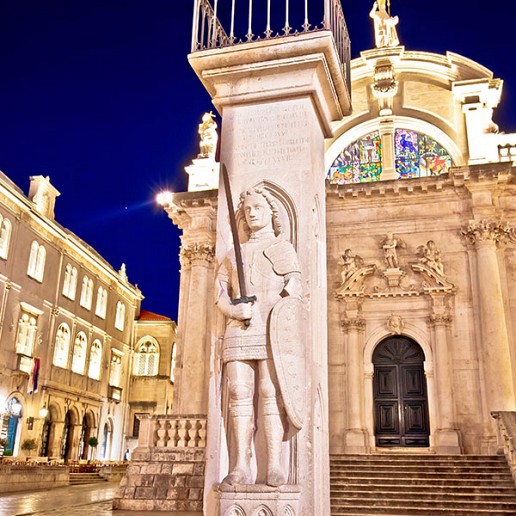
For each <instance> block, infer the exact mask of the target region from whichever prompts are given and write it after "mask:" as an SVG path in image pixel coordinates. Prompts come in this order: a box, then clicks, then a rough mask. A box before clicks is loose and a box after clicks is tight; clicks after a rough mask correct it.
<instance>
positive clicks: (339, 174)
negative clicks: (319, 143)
mask: <svg viewBox="0 0 516 516" xmlns="http://www.w3.org/2000/svg"><path fill="white" fill-rule="evenodd" d="M381 173H382V142H381V139H380V133H379V132H378V131H375V132H372V133H369V134H366V135H365V136H364V137H363V138H361V139H360V140H356V141H354V142H353V143H352V144H351V145H348V146H347V147H346V148H345V149H344V150H343V151H342V152H341V153H340V154H339V155H338V156H337V158H336V159H335V161H334V162H333V163H332V165H331V167H330V171H329V172H328V179H329V180H330V183H331V184H337V185H342V184H345V183H363V182H370V181H378V180H379V179H380V174H381Z"/></svg>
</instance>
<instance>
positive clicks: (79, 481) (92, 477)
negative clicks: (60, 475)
mask: <svg viewBox="0 0 516 516" xmlns="http://www.w3.org/2000/svg"><path fill="white" fill-rule="evenodd" d="M106 481H107V478H104V477H101V476H100V475H99V474H98V473H70V485H71V486H79V485H84V484H96V483H98V482H106Z"/></svg>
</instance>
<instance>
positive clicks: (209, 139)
mask: <svg viewBox="0 0 516 516" xmlns="http://www.w3.org/2000/svg"><path fill="white" fill-rule="evenodd" d="M214 117H215V115H214V114H213V113H212V112H211V111H210V112H209V113H204V115H203V116H202V123H200V124H199V130H198V133H199V136H200V137H201V141H200V142H199V147H200V151H201V152H200V153H199V157H200V158H214V157H215V151H216V149H217V141H218V138H219V136H218V134H217V122H215V120H213V119H214Z"/></svg>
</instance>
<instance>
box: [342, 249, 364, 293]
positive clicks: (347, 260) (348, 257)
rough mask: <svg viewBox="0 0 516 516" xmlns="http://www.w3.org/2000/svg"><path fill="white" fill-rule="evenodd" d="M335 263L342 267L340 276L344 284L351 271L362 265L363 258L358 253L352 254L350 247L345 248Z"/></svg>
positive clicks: (351, 274)
mask: <svg viewBox="0 0 516 516" xmlns="http://www.w3.org/2000/svg"><path fill="white" fill-rule="evenodd" d="M337 264H338V265H340V266H341V267H342V272H341V278H342V285H344V284H345V283H346V282H347V280H348V279H349V278H351V276H353V273H354V272H356V271H357V270H358V269H360V268H362V267H363V266H364V260H363V259H362V257H361V256H358V254H356V255H353V251H351V249H346V250H345V251H344V254H343V255H342V256H340V257H339V259H338V260H337Z"/></svg>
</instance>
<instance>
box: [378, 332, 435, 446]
mask: <svg viewBox="0 0 516 516" xmlns="http://www.w3.org/2000/svg"><path fill="white" fill-rule="evenodd" d="M424 359H425V357H424V353H423V350H422V349H421V347H420V346H419V345H418V344H417V343H416V342H415V341H413V340H412V339H409V338H407V337H401V336H399V337H398V336H396V337H390V338H388V339H386V340H384V341H383V342H381V343H380V344H379V345H378V346H377V347H376V349H375V351H374V354H373V364H374V381H373V384H374V417H375V437H376V446H385V447H389V446H390V447H395V446H401V447H418V446H419V447H424V446H429V421H428V399H427V389H426V378H425V373H424V367H423V363H424Z"/></svg>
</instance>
